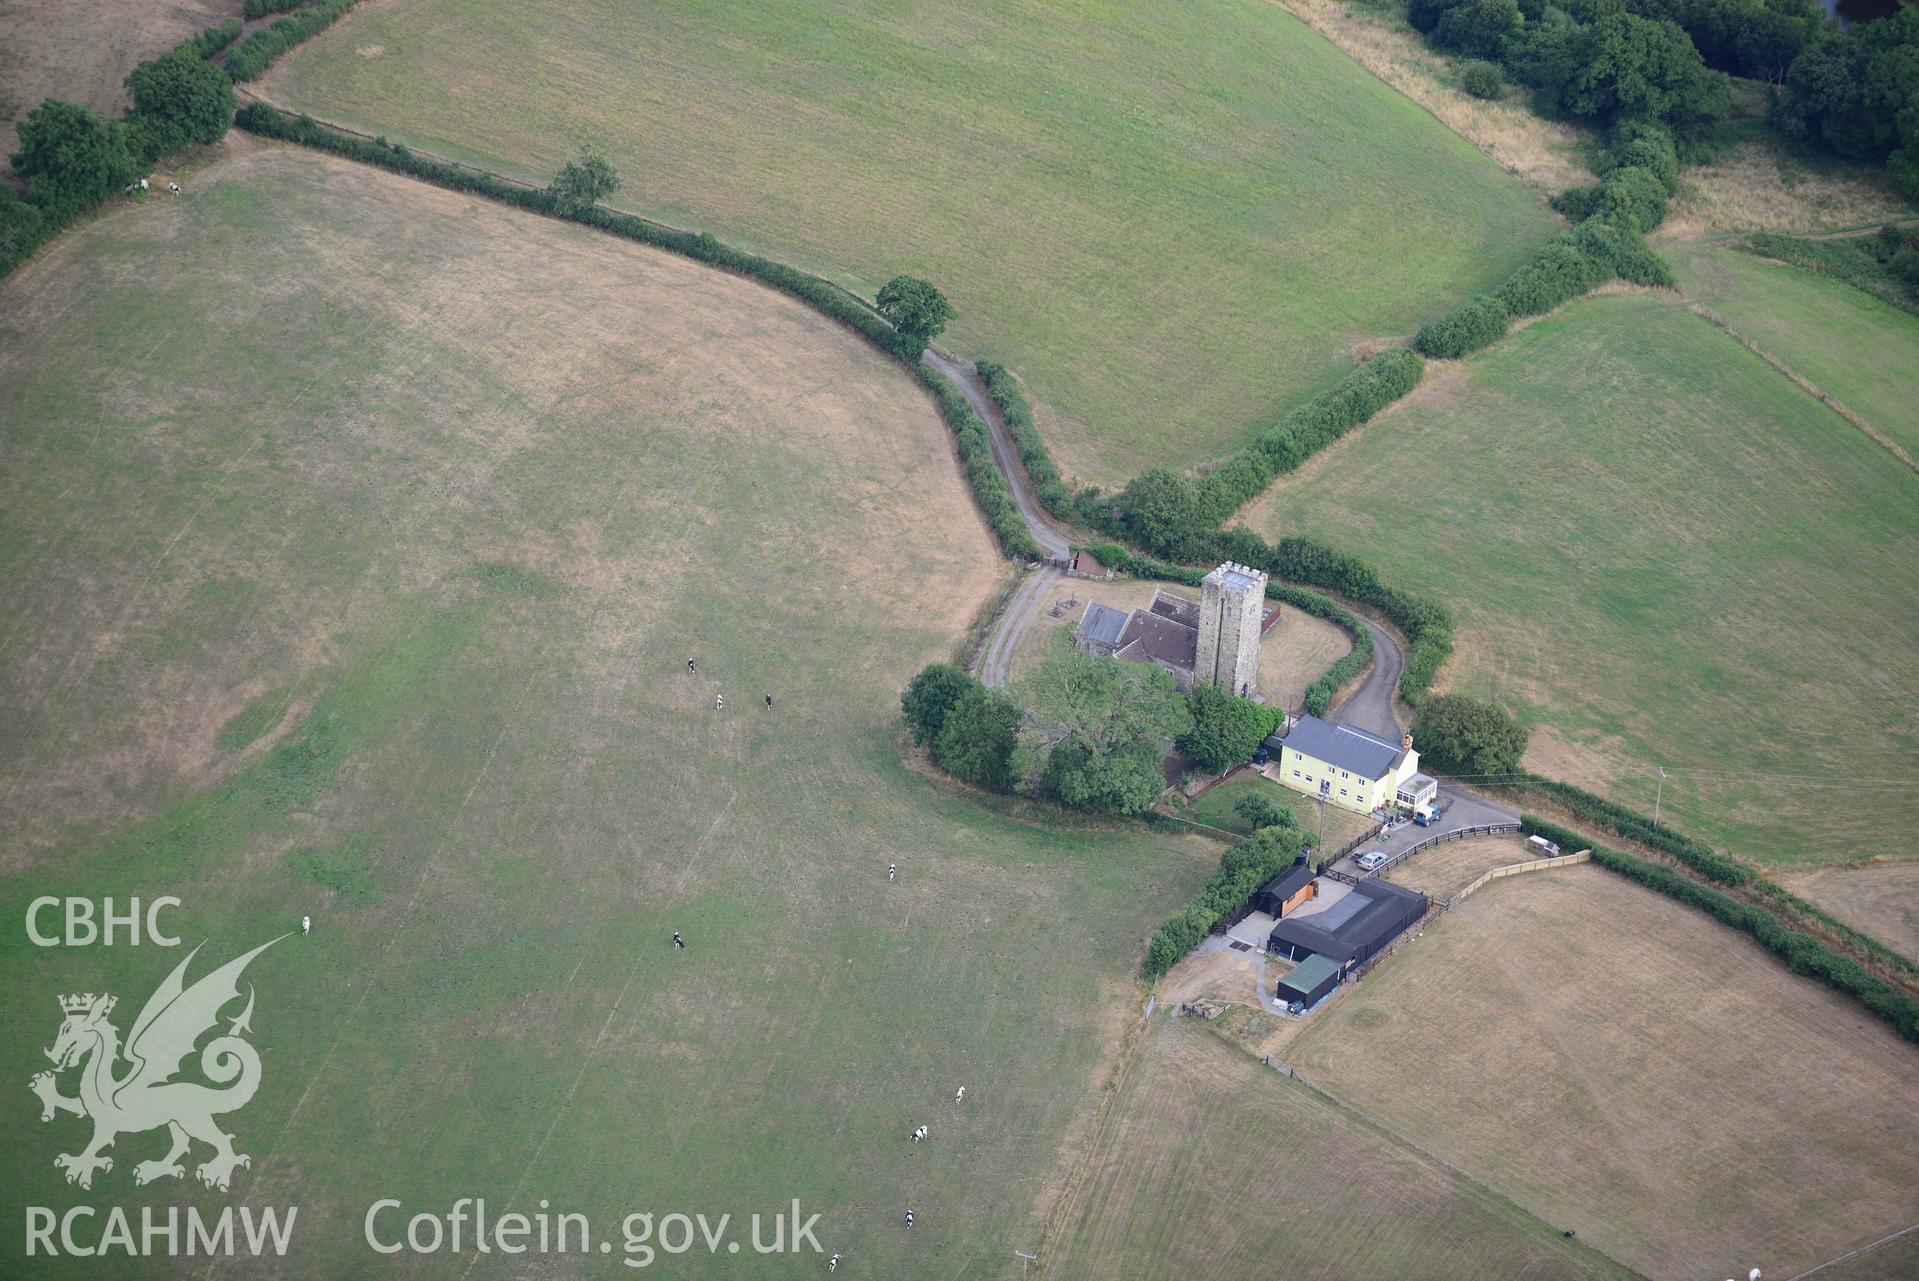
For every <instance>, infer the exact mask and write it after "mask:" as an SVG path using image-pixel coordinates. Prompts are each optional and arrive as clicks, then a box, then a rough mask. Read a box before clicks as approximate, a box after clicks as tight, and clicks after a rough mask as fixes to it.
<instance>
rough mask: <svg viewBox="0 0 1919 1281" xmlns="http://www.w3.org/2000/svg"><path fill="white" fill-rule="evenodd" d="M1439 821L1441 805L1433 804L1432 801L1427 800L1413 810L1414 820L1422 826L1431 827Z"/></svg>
mask: <svg viewBox="0 0 1919 1281" xmlns="http://www.w3.org/2000/svg"><path fill="white" fill-rule="evenodd" d="M1438 821H1439V806H1437V805H1435V804H1433V803H1432V802H1431V801H1428V802H1426V803H1425V804H1424V805H1422V806H1420V807H1419V808H1418V809H1416V810H1414V811H1413V822H1415V823H1417V824H1419V825H1420V826H1421V827H1431V826H1432V825H1433V824H1434V823H1437V822H1438Z"/></svg>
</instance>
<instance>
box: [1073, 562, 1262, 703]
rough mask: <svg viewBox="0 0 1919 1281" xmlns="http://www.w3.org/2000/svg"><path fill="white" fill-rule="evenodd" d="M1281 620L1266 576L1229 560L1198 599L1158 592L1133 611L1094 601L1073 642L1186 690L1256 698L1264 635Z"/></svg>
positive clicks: (1205, 584)
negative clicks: (1162, 675) (1165, 676)
mask: <svg viewBox="0 0 1919 1281" xmlns="http://www.w3.org/2000/svg"><path fill="white" fill-rule="evenodd" d="M1278 621H1279V606H1277V605H1273V604H1269V603H1267V600H1266V575H1265V574H1264V573H1262V572H1261V571H1259V570H1257V569H1252V568H1250V567H1248V566H1245V565H1235V564H1233V563H1232V562H1230V561H1228V562H1227V563H1226V564H1224V565H1221V566H1220V567H1219V568H1218V569H1215V570H1214V571H1213V572H1212V573H1210V574H1208V575H1206V577H1205V579H1204V581H1202V582H1201V583H1200V598H1199V600H1198V601H1193V600H1189V599H1188V598H1186V597H1184V596H1176V595H1174V594H1173V593H1172V592H1169V591H1165V590H1158V591H1155V592H1154V593H1153V599H1152V602H1151V603H1150V604H1149V605H1147V607H1146V608H1145V609H1135V610H1133V611H1132V612H1131V613H1127V612H1125V611H1123V610H1118V609H1114V608H1113V607H1112V606H1110V605H1102V604H1100V603H1099V602H1098V601H1093V602H1091V603H1089V604H1088V605H1087V606H1086V617H1085V618H1084V619H1082V620H1081V621H1080V625H1079V631H1078V632H1077V633H1076V634H1075V636H1074V638H1073V639H1074V644H1075V645H1077V646H1078V648H1079V652H1080V653H1082V654H1094V655H1107V656H1110V657H1112V658H1118V659H1123V660H1125V661H1127V662H1130V663H1152V664H1155V665H1156V666H1158V667H1160V668H1161V669H1163V670H1164V671H1166V672H1167V673H1169V674H1170V675H1171V676H1172V678H1173V683H1174V684H1175V685H1177V686H1178V687H1179V688H1180V691H1181V692H1182V693H1185V692H1189V691H1190V690H1191V689H1192V688H1193V686H1194V685H1199V684H1203V685H1216V686H1218V687H1219V688H1221V689H1224V690H1230V691H1231V692H1232V693H1235V694H1238V695H1239V696H1240V697H1242V698H1251V699H1257V698H1258V697H1259V642H1260V638H1261V637H1262V636H1264V635H1265V634H1266V630H1267V629H1268V628H1270V627H1271V626H1272V625H1273V624H1274V623H1276V622H1278Z"/></svg>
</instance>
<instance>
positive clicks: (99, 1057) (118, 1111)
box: [31, 935, 285, 1192]
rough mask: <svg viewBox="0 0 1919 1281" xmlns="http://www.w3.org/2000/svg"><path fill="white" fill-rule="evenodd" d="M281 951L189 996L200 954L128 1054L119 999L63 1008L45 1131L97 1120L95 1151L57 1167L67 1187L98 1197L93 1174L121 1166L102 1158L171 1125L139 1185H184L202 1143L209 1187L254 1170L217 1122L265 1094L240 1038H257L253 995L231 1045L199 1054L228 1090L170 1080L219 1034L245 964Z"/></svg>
mask: <svg viewBox="0 0 1919 1281" xmlns="http://www.w3.org/2000/svg"><path fill="white" fill-rule="evenodd" d="M281 937H282V938H284V937H285V935H282V936H281ZM279 941H280V940H279V939H273V940H271V941H269V942H266V943H262V944H261V945H260V946H259V947H256V948H254V949H253V950H252V951H251V952H248V953H247V954H246V955H245V956H242V957H240V958H239V959H238V960H234V961H229V962H227V963H226V964H225V965H223V966H221V967H220V968H219V969H217V970H215V971H213V973H211V974H208V975H206V976H204V977H202V978H201V979H200V980H199V981H198V982H196V983H195V984H194V985H193V986H192V987H187V986H186V985H185V983H184V979H185V977H186V972H187V966H188V965H189V964H190V963H191V962H192V961H193V958H194V957H195V956H197V955H199V952H200V949H199V948H198V947H196V948H194V949H193V951H191V952H189V953H188V954H187V957H186V960H184V961H181V962H180V964H179V965H177V966H175V967H174V970H173V973H171V974H169V975H167V978H166V981H165V982H164V983H162V984H160V987H159V989H158V990H157V991H155V992H154V994H153V995H152V996H151V997H149V998H147V1003H146V1005H145V1006H143V1007H142V1008H141V1010H140V1017H139V1018H137V1019H135V1020H134V1021H133V1030H132V1031H131V1032H129V1033H128V1034H127V1040H126V1045H125V1047H124V1048H123V1047H122V1046H121V1044H120V1032H119V1029H117V1028H116V1027H114V1026H113V1024H112V1023H110V1022H109V1021H108V1018H107V1016H108V1015H110V1014H112V1013H113V1007H114V1004H115V998H114V997H112V996H110V995H108V994H106V993H101V994H100V995H98V996H95V995H94V994H93V993H91V992H88V993H86V994H85V995H84V996H63V997H61V998H60V1012H61V1013H62V1014H63V1015H64V1016H65V1021H64V1022H62V1023H61V1025H60V1035H59V1036H58V1037H57V1038H56V1039H55V1040H54V1043H53V1048H52V1049H50V1050H48V1051H47V1052H46V1054H47V1057H48V1058H49V1059H52V1060H53V1071H51V1072H41V1073H38V1074H36V1075H35V1076H34V1078H33V1080H32V1082H31V1087H32V1089H33V1092H34V1093H35V1094H37V1095H39V1096H40V1104H41V1111H40V1119H41V1120H42V1121H51V1120H52V1119H53V1117H54V1114H55V1113H57V1112H71V1113H73V1115H75V1116H84V1117H91V1118H92V1119H93V1141H92V1142H91V1143H89V1144H87V1146H86V1149H85V1150H84V1151H81V1152H78V1153H72V1154H63V1155H60V1156H57V1157H55V1158H54V1159H53V1164H54V1165H55V1166H56V1167H57V1168H58V1169H60V1170H63V1171H65V1172H66V1176H67V1182H68V1183H77V1184H79V1185H80V1186H81V1187H83V1188H90V1187H92V1186H93V1173H94V1171H95V1170H112V1169H113V1158H111V1157H109V1156H105V1155H103V1153H104V1151H105V1150H106V1149H107V1148H109V1147H112V1146H113V1141H114V1139H116V1138H118V1137H119V1136H120V1135H122V1134H134V1133H138V1132H139V1131H142V1130H154V1129H158V1128H159V1127H161V1126H163V1125H164V1126H165V1127H166V1128H167V1132H168V1134H169V1135H171V1136H172V1147H171V1148H170V1149H169V1150H168V1152H167V1154H166V1155H165V1156H163V1157H161V1158H160V1159H159V1160H157V1161H142V1162H140V1163H139V1164H138V1165H136V1166H134V1167H133V1180H134V1182H135V1183H151V1182H153V1180H155V1179H160V1178H176V1179H177V1178H179V1177H181V1176H182V1175H184V1174H185V1173H186V1170H185V1168H184V1167H183V1166H182V1165H181V1164H180V1158H181V1157H183V1156H185V1155H186V1154H187V1150H188V1149H189V1148H190V1147H191V1146H192V1145H193V1140H195V1139H198V1140H199V1141H200V1142H202V1143H205V1144H207V1145H209V1146H210V1147H212V1148H213V1156H212V1158H211V1159H210V1160H208V1161H206V1162H205V1163H204V1164H202V1165H201V1166H200V1167H199V1168H198V1169H197V1170H195V1171H194V1173H195V1174H196V1175H198V1176H199V1179H200V1181H201V1182H202V1183H204V1184H206V1185H207V1186H208V1187H212V1188H219V1189H220V1190H221V1191H223V1192H224V1191H226V1189H227V1184H228V1182H229V1181H230V1180H231V1179H232V1178H233V1171H234V1170H235V1169H236V1168H237V1167H239V1166H243V1165H250V1164H252V1162H251V1159H250V1158H248V1157H247V1156H246V1154H245V1153H241V1152H235V1151H234V1150H233V1136H232V1135H231V1134H228V1133H226V1132H225V1131H223V1130H222V1129H221V1128H220V1127H219V1126H218V1125H217V1124H215V1123H214V1117H216V1116H219V1115H222V1114H223V1113H227V1112H235V1111H238V1110H239V1109H241V1108H243V1107H245V1106H246V1105H247V1103H248V1101H249V1100H251V1099H252V1098H253V1095H254V1091H256V1090H258V1089H259V1088H260V1055H259V1052H258V1051H257V1050H255V1049H254V1048H253V1047H252V1046H251V1045H249V1044H248V1043H247V1042H246V1040H245V1039H244V1038H243V1036H242V1034H243V1033H248V1032H251V1031H252V1030H253V1028H252V1027H251V1025H250V1021H251V1019H252V1018H253V989H252V988H251V987H249V988H248V989H247V1004H246V1008H245V1009H244V1010H242V1011H241V1012H240V1014H239V1016H238V1017H236V1018H234V1019H232V1020H231V1021H230V1023H229V1024H228V1028H227V1031H226V1033H225V1034H224V1035H220V1036H216V1037H214V1038H213V1039H212V1040H211V1041H208V1042H207V1044H206V1047H205V1048H204V1049H202V1050H201V1051H200V1071H201V1073H202V1074H203V1075H204V1076H205V1077H206V1078H207V1080H209V1081H212V1082H213V1083H214V1085H215V1086H223V1087H225V1088H223V1089H214V1088H211V1087H208V1086H205V1085H201V1084H199V1083H198V1082H196V1081H176V1080H173V1079H172V1078H173V1077H174V1076H175V1075H176V1074H178V1073H179V1071H180V1069H181V1066H182V1065H183V1064H184V1063H185V1062H186V1060H187V1058H188V1057H189V1056H190V1055H191V1054H192V1053H193V1049H194V1045H195V1043H196V1042H198V1041H199V1040H200V1038H201V1037H202V1036H204V1035H205V1034H206V1033H207V1032H209V1031H214V1030H216V1029H217V1027H218V1024H219V1022H220V1011H221V1009H223V1008H224V1007H225V1006H226V1005H227V1004H228V1003H229V1002H231V1001H234V1000H237V999H238V998H239V995H240V986H239V985H240V974H241V972H242V971H243V970H245V969H246V967H247V963H248V962H250V961H252V960H253V958H254V957H256V956H258V955H260V953H262V952H264V951H266V950H267V949H268V948H270V947H272V946H273V944H274V943H278V942H279ZM123 1061H124V1062H125V1064H126V1065H127V1066H126V1068H125V1070H124V1071H122V1070H121V1065H122V1062H123ZM75 1066H80V1093H79V1094H78V1095H77V1096H76V1097H73V1098H68V1097H67V1096H65V1095H63V1094H61V1093H60V1090H59V1086H58V1084H57V1083H56V1079H55V1077H56V1074H57V1073H61V1072H65V1071H66V1070H67V1069H69V1068H72V1067H75Z"/></svg>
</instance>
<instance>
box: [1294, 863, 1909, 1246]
mask: <svg viewBox="0 0 1919 1281" xmlns="http://www.w3.org/2000/svg"><path fill="white" fill-rule="evenodd" d="M1286 1057H1287V1059H1288V1061H1290V1062H1292V1063H1293V1064H1295V1065H1296V1066H1297V1067H1298V1068H1299V1070H1300V1071H1301V1072H1302V1073H1304V1074H1305V1075H1306V1076H1307V1077H1308V1078H1309V1079H1311V1080H1312V1081H1314V1082H1315V1083H1316V1084H1319V1085H1322V1086H1324V1087H1326V1088H1327V1089H1329V1090H1331V1091H1333V1092H1334V1093H1335V1094H1336V1095H1338V1096H1339V1097H1341V1098H1343V1099H1345V1100H1347V1101H1349V1102H1351V1103H1352V1104H1353V1105H1354V1106H1356V1107H1358V1108H1360V1109H1361V1110H1363V1111H1364V1112H1366V1113H1367V1114H1368V1115H1370V1116H1374V1117H1377V1118H1378V1119H1379V1120H1381V1121H1382V1122H1384V1123H1385V1124H1387V1125H1390V1126H1392V1127H1393V1128H1394V1129H1396V1130H1398V1131H1399V1132H1401V1133H1403V1134H1405V1135H1406V1136H1408V1137H1409V1138H1411V1139H1412V1140H1414V1141H1415V1142H1418V1143H1420V1144H1423V1145H1425V1146H1426V1147H1428V1148H1430V1149H1431V1150H1432V1151H1433V1152H1434V1153H1436V1154H1437V1155H1438V1156H1440V1157H1441V1158H1443V1159H1445V1160H1448V1161H1452V1162H1456V1163H1457V1164H1458V1165H1460V1166H1461V1167H1462V1168H1463V1169H1465V1170H1466V1171H1467V1172H1469V1173H1471V1174H1473V1175H1475V1176H1477V1177H1479V1178H1482V1179H1484V1180H1486V1181H1487V1182H1488V1183H1489V1184H1491V1185H1492V1186H1493V1187H1495V1188H1497V1189H1500V1190H1501V1191H1503V1192H1505V1193H1507V1194H1508V1195H1510V1196H1512V1197H1513V1198H1514V1199H1515V1200H1516V1201H1518V1202H1519V1203H1520V1204H1521V1205H1523V1206H1525V1207H1526V1208H1527V1209H1529V1210H1531V1211H1532V1212H1533V1213H1535V1214H1537V1215H1539V1216H1540V1217H1541V1218H1543V1219H1545V1220H1547V1221H1548V1222H1551V1223H1554V1224H1562V1225H1565V1226H1568V1227H1571V1228H1573V1229H1575V1230H1576V1231H1577V1232H1578V1233H1579V1239H1580V1240H1582V1241H1587V1242H1590V1243H1591V1244H1592V1245H1593V1246H1595V1247H1596V1248H1598V1249H1600V1250H1603V1251H1605V1252H1606V1253H1607V1254H1608V1255H1610V1256H1612V1257H1613V1258H1616V1259H1619V1260H1620V1261H1622V1262H1624V1263H1626V1264H1627V1265H1629V1266H1631V1267H1632V1268H1634V1269H1635V1270H1637V1271H1639V1272H1641V1273H1643V1274H1644V1275H1646V1276H1649V1277H1653V1278H1667V1277H1671V1278H1691V1277H1701V1276H1714V1277H1723V1276H1732V1275H1739V1276H1744V1275H1745V1273H1746V1270H1747V1269H1748V1268H1749V1267H1754V1266H1757V1267H1759V1268H1761V1269H1763V1270H1764V1272H1765V1274H1766V1275H1767V1276H1792V1275H1794V1274H1795V1273H1797V1272H1798V1271H1800V1270H1801V1269H1803V1268H1808V1267H1811V1266H1813V1265H1814V1264H1817V1263H1821V1262H1823V1261H1825V1260H1827V1259H1830V1258H1832V1257H1834V1256H1836V1255H1839V1254H1842V1253H1844V1252H1845V1251H1847V1250H1849V1249H1852V1248H1854V1247H1857V1246H1860V1245H1864V1244H1866V1243H1867V1242H1870V1241H1874V1240H1877V1239H1878V1238H1879V1237H1881V1236H1883V1235H1884V1234H1886V1233H1888V1232H1892V1231H1896V1230H1898V1229H1899V1228H1902V1227H1905V1226H1906V1225H1907V1224H1910V1223H1912V1222H1913V1221H1914V1220H1916V1219H1919V1117H1916V1116H1915V1115H1914V1113H1913V1110H1912V1108H1911V1107H1910V1105H1909V1103H1910V1100H1911V1099H1912V1098H1913V1097H1914V1094H1915V1091H1919V1051H1915V1049H1914V1047H1913V1046H1911V1045H1909V1044H1907V1043H1905V1042H1903V1041H1901V1040H1899V1039H1898V1037H1897V1035H1896V1034H1895V1033H1894V1032H1892V1031H1891V1030H1890V1029H1889V1028H1887V1027H1886V1026H1885V1025H1884V1024H1882V1023H1880V1022H1879V1021H1878V1020H1877V1019H1875V1018H1873V1017H1872V1016H1871V1015H1870V1014H1868V1013H1867V1012H1866V1011H1864V1010H1863V1009H1861V1008H1860V1007H1859V1006H1858V1005H1856V1004H1855V1003H1854V1002H1852V1001H1850V1000H1848V999H1847V998H1845V997H1842V996H1840V995H1838V994H1836V993H1834V992H1832V991H1830V990H1828V989H1826V988H1824V987H1821V986H1819V985H1817V984H1815V983H1813V982H1812V981H1811V980H1808V979H1803V978H1799V977H1797V976H1795V975H1794V974H1792V972H1791V971H1789V970H1787V969H1786V968H1785V967H1784V966H1782V965H1780V964H1779V963H1778V962H1777V961H1775V960H1774V959H1773V958H1772V957H1771V956H1770V955H1769V954H1767V953H1765V952H1763V951H1762V950H1761V949H1760V948H1759V947H1758V945H1757V944H1754V943H1752V942H1750V941H1749V940H1747V939H1745V938H1744V937H1743V936H1740V935H1737V934H1734V933H1733V932H1731V931H1729V930H1727V929H1725V928H1723V927H1721V926H1719V925H1717V924H1716V923H1714V922H1712V921H1710V920H1708V919H1707V918H1705V917H1702V916H1700V915H1699V914H1698V913H1696V912H1693V911H1691V910H1690V909H1688V908H1685V907H1682V906H1681V905H1679V904H1677V903H1674V902H1673V901H1671V900H1670V899H1666V898H1663V897H1661V896H1659V895H1658V894H1655V893H1654V892H1652V891H1651V890H1647V889H1645V888H1643V887H1641V886H1639V885H1636V884H1634V883H1633V882H1631V881H1628V880H1626V879H1624V878H1622V877H1618V876H1615V875H1613V874H1611V873H1608V872H1605V871H1603V870H1601V869H1599V868H1597V867H1593V866H1591V865H1587V866H1584V867H1575V868H1566V869H1558V870H1554V871H1550V872H1542V873H1537V874H1534V875H1530V876H1519V877H1512V878H1509V879H1506V880H1502V881H1497V882H1495V883H1493V884H1491V885H1488V886H1487V887H1486V888H1484V889H1482V890H1480V891H1479V892H1478V893H1477V894H1475V895H1474V896H1473V897H1471V898H1469V899H1467V900H1466V901H1465V902H1464V903H1463V904H1461V905H1460V906H1459V907H1457V908H1454V909H1453V910H1452V911H1450V912H1448V913H1446V914H1445V916H1443V917H1442V918H1440V920H1439V921H1438V922H1437V923H1435V924H1433V925H1430V926H1428V927H1427V929H1426V931H1425V933H1424V936H1423V937H1422V938H1421V939H1420V941H1419V942H1418V943H1417V944H1416V945H1414V946H1411V947H1407V948H1402V949H1401V950H1400V951H1398V952H1396V953H1395V954H1394V955H1393V956H1392V957H1391V958H1389V959H1388V960H1387V961H1386V962H1385V963H1384V964H1383V965H1381V967H1380V968H1379V969H1378V970H1377V971H1375V972H1374V973H1373V974H1372V975H1370V976H1368V977H1367V978H1366V979H1365V980H1364V981H1363V982H1362V983H1361V984H1360V985H1359V987H1358V988H1357V989H1355V990H1354V991H1352V992H1349V993H1347V994H1346V995H1345V996H1344V997H1343V998H1342V999H1341V1000H1339V1001H1338V1002H1335V1003H1334V1004H1333V1005H1332V1006H1331V1007H1329V1009H1328V1010H1327V1011H1326V1012H1325V1016H1324V1017H1320V1018H1316V1019H1313V1020H1309V1022H1308V1024H1307V1027H1306V1029H1305V1030H1304V1031H1303V1032H1301V1033H1300V1034H1299V1036H1298V1037H1296V1038H1295V1039H1294V1040H1293V1041H1292V1043H1291V1044H1290V1045H1289V1046H1288V1047H1287V1051H1286ZM1408 1064H1418V1065H1419V1068H1418V1070H1417V1071H1408V1070H1406V1065H1408Z"/></svg>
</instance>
